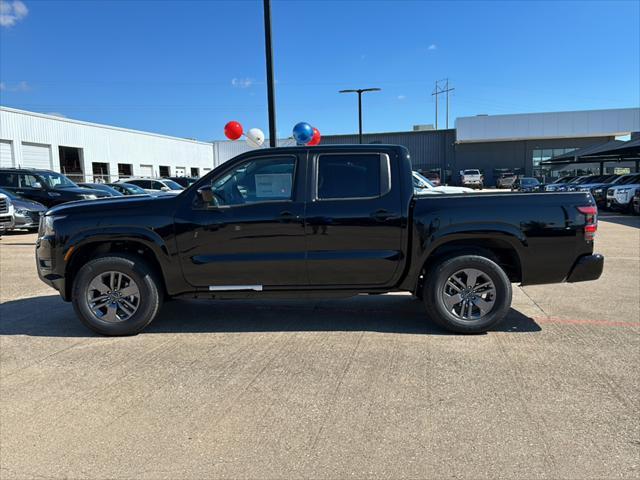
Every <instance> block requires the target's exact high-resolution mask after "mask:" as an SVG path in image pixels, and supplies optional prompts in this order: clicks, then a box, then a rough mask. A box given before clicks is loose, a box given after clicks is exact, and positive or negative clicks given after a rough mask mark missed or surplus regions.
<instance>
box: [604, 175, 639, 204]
mask: <svg viewBox="0 0 640 480" xmlns="http://www.w3.org/2000/svg"><path fill="white" fill-rule="evenodd" d="M637 188H640V174H638V173H636V174H632V175H629V176H628V177H627V178H626V179H624V180H622V181H620V182H619V183H618V184H616V185H613V186H612V187H609V188H608V189H607V209H609V210H619V211H623V212H630V211H631V209H632V207H633V204H632V201H633V196H634V195H635V192H636V189H637Z"/></svg>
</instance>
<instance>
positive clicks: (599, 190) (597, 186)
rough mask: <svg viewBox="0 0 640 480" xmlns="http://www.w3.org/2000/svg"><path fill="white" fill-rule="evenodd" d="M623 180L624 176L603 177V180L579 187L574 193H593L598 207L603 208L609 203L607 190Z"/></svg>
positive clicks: (599, 179) (592, 181)
mask: <svg viewBox="0 0 640 480" xmlns="http://www.w3.org/2000/svg"><path fill="white" fill-rule="evenodd" d="M623 179H624V175H615V174H611V175H602V176H601V178H598V179H596V180H591V181H589V182H587V183H582V184H580V185H578V186H577V188H575V189H574V191H577V192H591V195H593V198H594V199H595V201H596V205H598V207H599V208H602V207H604V206H605V205H606V202H607V194H606V192H607V188H609V187H611V186H613V185H615V184H617V183H618V182H619V181H620V180H623Z"/></svg>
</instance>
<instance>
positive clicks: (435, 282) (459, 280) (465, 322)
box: [423, 255, 511, 333]
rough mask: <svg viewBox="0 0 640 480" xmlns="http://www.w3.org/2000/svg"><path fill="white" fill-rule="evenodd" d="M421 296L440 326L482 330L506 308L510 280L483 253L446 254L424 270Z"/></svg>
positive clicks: (470, 331) (463, 330) (508, 304)
mask: <svg viewBox="0 0 640 480" xmlns="http://www.w3.org/2000/svg"><path fill="white" fill-rule="evenodd" d="M423 297H424V301H425V305H426V308H427V313H428V315H429V318H431V319H433V320H434V321H435V322H436V323H438V324H439V325H441V326H442V327H444V328H446V329H447V330H450V331H453V332H457V333H481V332H486V331H487V330H488V329H490V328H491V327H493V326H495V325H496V324H498V323H499V322H500V321H501V320H502V319H503V318H504V317H505V316H506V314H507V312H508V311H509V307H510V306H511V282H510V281H509V278H508V277H507V275H506V274H505V272H504V271H503V270H502V268H500V266H499V265H498V264H496V263H495V262H494V261H492V260H490V259H488V258H486V257H483V256H479V255H461V256H457V257H449V258H447V259H444V260H442V261H440V262H438V263H437V264H436V265H434V266H433V268H431V269H430V271H429V272H427V278H426V281H425V282H424V294H423Z"/></svg>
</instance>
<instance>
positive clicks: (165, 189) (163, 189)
mask: <svg viewBox="0 0 640 480" xmlns="http://www.w3.org/2000/svg"><path fill="white" fill-rule="evenodd" d="M160 190H161V191H162V192H168V191H169V187H164V186H163V187H160Z"/></svg>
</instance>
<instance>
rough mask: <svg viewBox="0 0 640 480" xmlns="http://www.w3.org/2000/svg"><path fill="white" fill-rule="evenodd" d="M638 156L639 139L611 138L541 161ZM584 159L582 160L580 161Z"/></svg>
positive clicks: (559, 162)
mask: <svg viewBox="0 0 640 480" xmlns="http://www.w3.org/2000/svg"><path fill="white" fill-rule="evenodd" d="M634 157H640V139H636V140H629V141H627V142H624V141H622V140H612V141H610V142H605V143H601V144H598V145H591V146H589V147H584V148H580V149H578V150H574V151H573V152H568V153H565V154H563V155H558V156H557V157H553V158H551V159H549V160H545V161H544V162H541V163H542V165H555V164H561V163H585V162H592V161H593V160H594V159H607V158H608V159H613V160H618V159H621V158H634ZM582 159H584V161H582Z"/></svg>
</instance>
